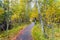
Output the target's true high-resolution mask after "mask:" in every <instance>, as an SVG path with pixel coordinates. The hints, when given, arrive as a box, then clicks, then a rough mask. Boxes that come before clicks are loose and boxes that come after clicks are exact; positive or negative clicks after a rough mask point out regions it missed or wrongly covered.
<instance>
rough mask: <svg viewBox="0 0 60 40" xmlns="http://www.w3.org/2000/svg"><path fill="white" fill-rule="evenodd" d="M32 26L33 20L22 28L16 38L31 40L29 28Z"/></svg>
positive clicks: (18, 39) (17, 39)
mask: <svg viewBox="0 0 60 40" xmlns="http://www.w3.org/2000/svg"><path fill="white" fill-rule="evenodd" d="M33 26H34V22H32V23H31V24H30V25H28V26H27V27H26V28H25V29H24V30H22V31H21V32H20V34H19V35H18V36H17V38H16V40H33V38H32V35H31V29H32V28H33Z"/></svg>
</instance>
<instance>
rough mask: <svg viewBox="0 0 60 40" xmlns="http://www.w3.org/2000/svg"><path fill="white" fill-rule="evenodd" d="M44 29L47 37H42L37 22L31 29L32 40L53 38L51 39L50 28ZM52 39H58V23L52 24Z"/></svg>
mask: <svg viewBox="0 0 60 40" xmlns="http://www.w3.org/2000/svg"><path fill="white" fill-rule="evenodd" d="M45 31H46V33H47V35H48V37H49V38H48V39H47V38H45V37H44V35H43V33H42V30H41V26H40V24H39V23H37V24H36V25H35V26H34V27H33V29H32V36H33V39H34V40H53V39H52V29H50V28H48V29H47V28H46V27H45ZM54 40H60V28H59V29H58V25H54Z"/></svg>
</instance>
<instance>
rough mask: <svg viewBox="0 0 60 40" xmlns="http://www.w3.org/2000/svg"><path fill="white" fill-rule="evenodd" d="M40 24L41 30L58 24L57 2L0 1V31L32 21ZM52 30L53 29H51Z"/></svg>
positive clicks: (59, 6)
mask: <svg viewBox="0 0 60 40" xmlns="http://www.w3.org/2000/svg"><path fill="white" fill-rule="evenodd" d="M34 19H35V20H36V21H39V22H40V23H41V27H42V28H41V29H42V31H43V32H44V33H45V29H44V27H45V26H47V27H52V26H51V25H52V24H55V23H58V24H60V1H59V0H0V30H1V31H3V30H8V29H11V28H13V26H14V25H15V24H19V25H20V24H21V23H27V22H30V21H33V20H34ZM52 29H53V28H52Z"/></svg>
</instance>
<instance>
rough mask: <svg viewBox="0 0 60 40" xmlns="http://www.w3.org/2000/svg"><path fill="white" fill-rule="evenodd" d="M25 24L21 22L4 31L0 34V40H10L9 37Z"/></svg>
mask: <svg viewBox="0 0 60 40" xmlns="http://www.w3.org/2000/svg"><path fill="white" fill-rule="evenodd" d="M26 26H27V24H22V25H20V26H16V27H14V28H13V29H11V30H8V31H4V32H3V33H2V34H0V40H11V38H13V37H14V36H15V35H17V33H18V32H19V31H20V30H22V29H23V28H25V27H26Z"/></svg>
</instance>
